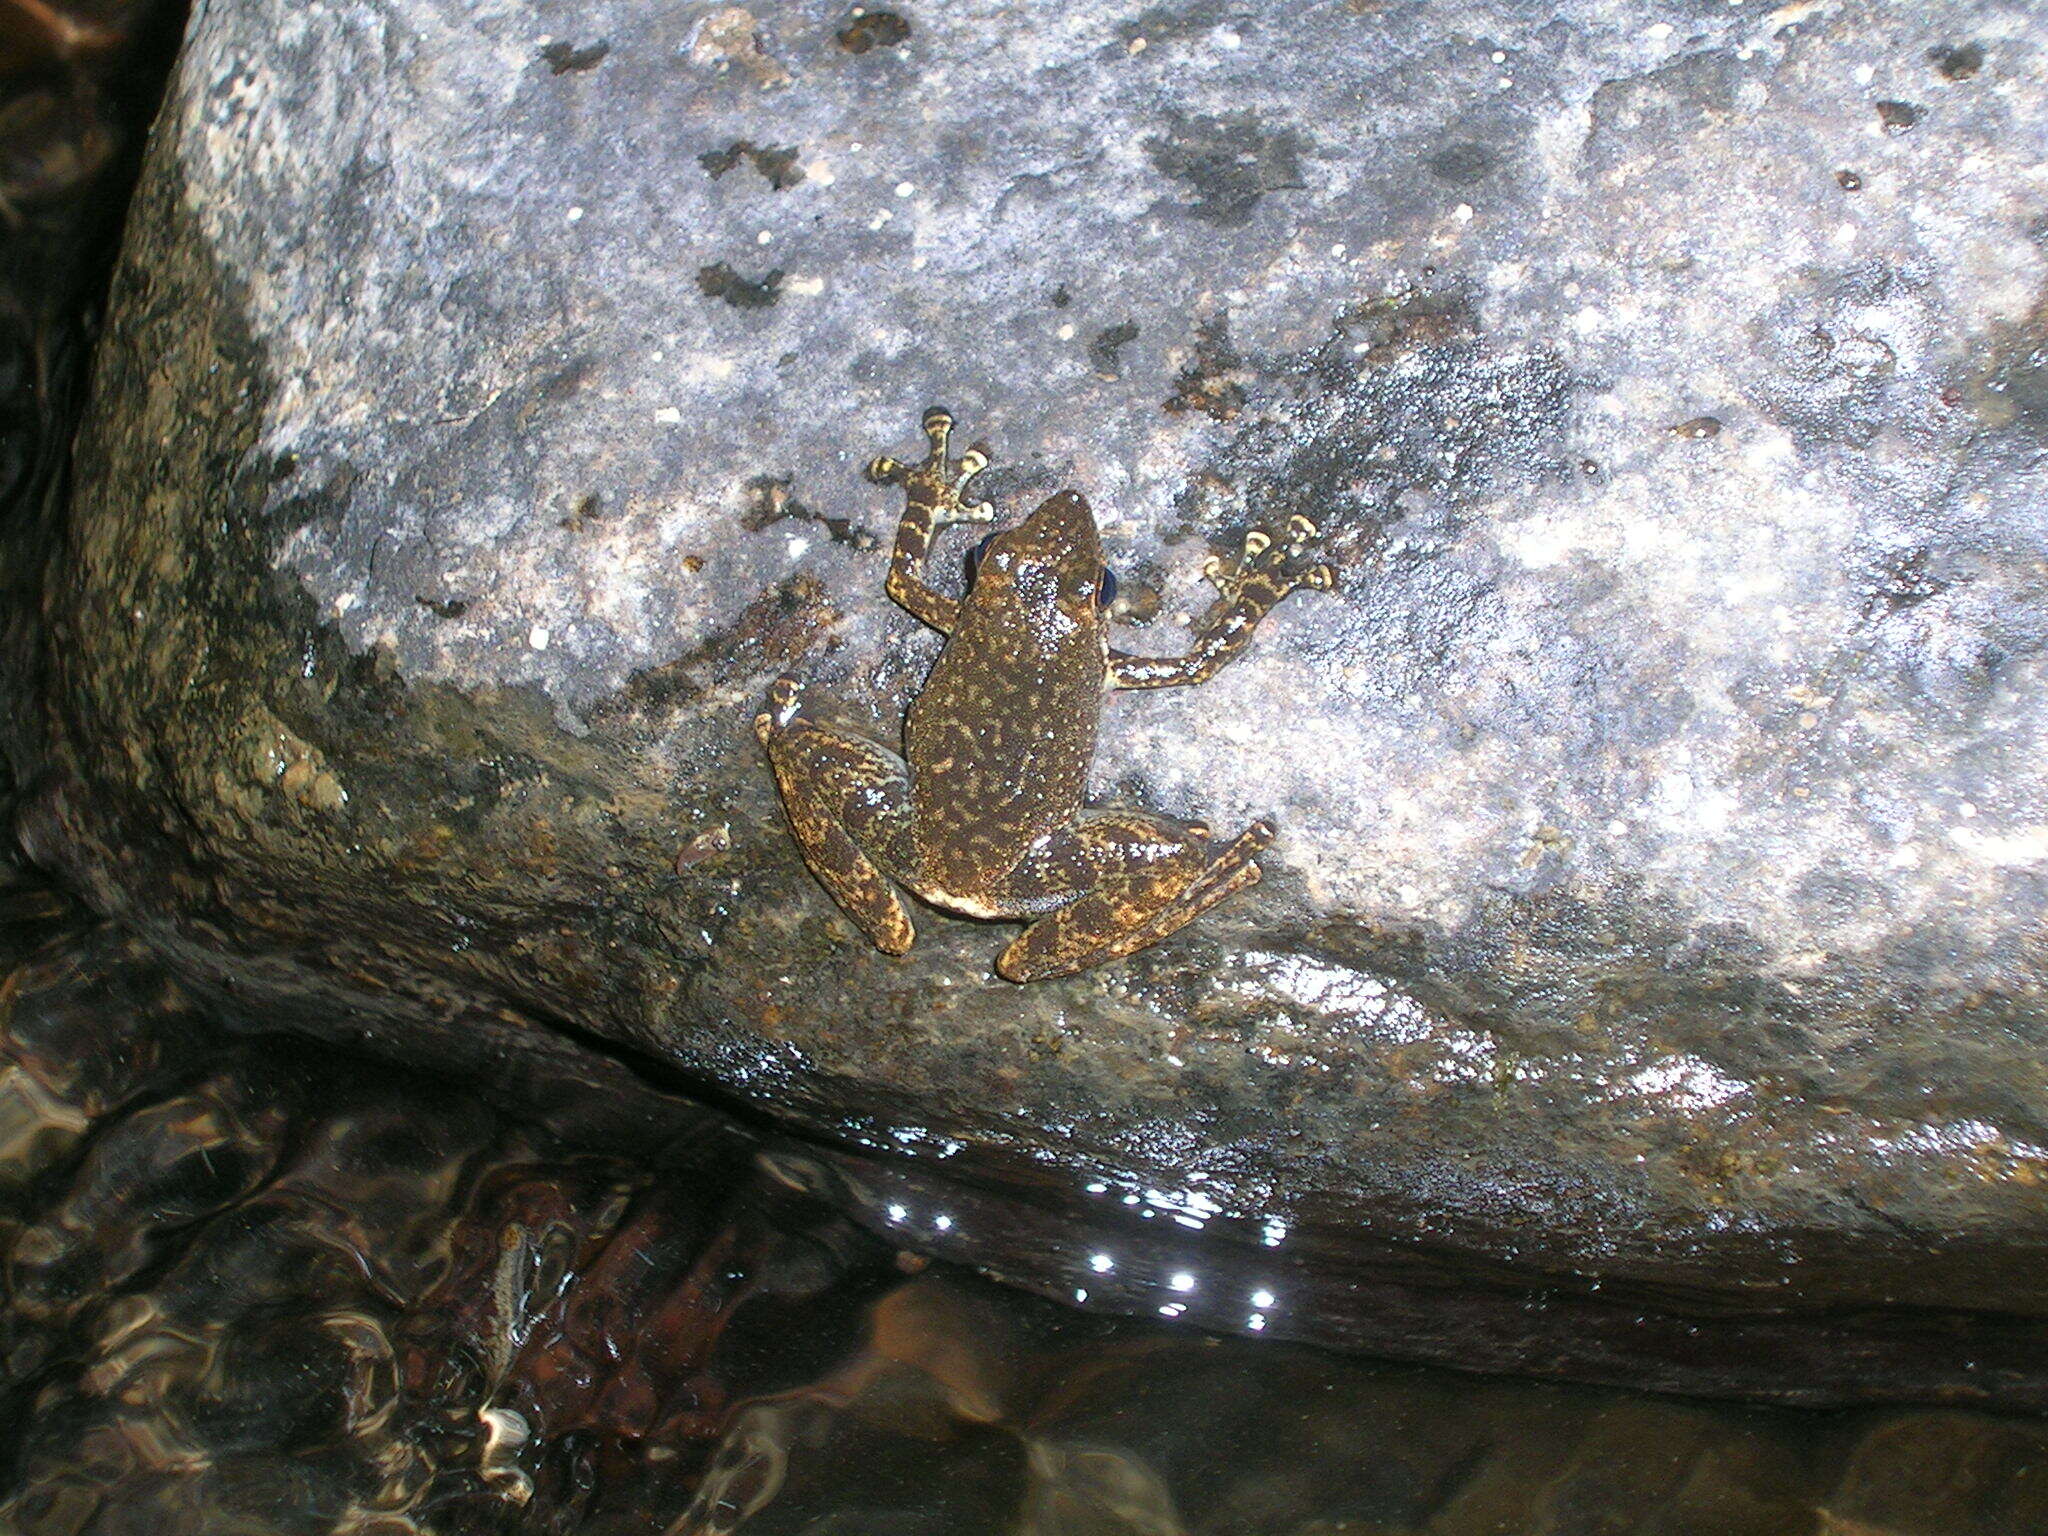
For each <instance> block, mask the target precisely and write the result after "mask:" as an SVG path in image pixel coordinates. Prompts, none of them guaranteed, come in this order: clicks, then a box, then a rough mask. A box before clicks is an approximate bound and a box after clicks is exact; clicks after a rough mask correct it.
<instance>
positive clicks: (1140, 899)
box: [996, 811, 1273, 981]
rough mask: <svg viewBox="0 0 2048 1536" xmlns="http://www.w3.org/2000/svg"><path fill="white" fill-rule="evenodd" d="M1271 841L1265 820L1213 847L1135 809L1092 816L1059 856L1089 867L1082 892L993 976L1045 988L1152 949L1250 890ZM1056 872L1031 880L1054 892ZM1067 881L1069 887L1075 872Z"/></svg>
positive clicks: (1039, 925) (1194, 830)
mask: <svg viewBox="0 0 2048 1536" xmlns="http://www.w3.org/2000/svg"><path fill="white" fill-rule="evenodd" d="M1272 841H1273V824H1272V823H1271V822H1268V821H1255V822H1253V823H1252V825H1251V826H1250V827H1249V828H1247V829H1246V830H1245V831H1244V832H1242V833H1240V834H1239V835H1238V836H1237V837H1235V838H1233V839H1231V841H1230V842H1228V843H1226V844H1224V845H1223V846H1222V847H1220V848H1219V847H1217V846H1216V845H1215V843H1213V842H1212V841H1210V838H1209V834H1208V829H1207V828H1206V827H1201V826H1188V825H1184V824H1182V823H1178V822H1174V821H1171V820H1169V819H1168V818H1166V817H1163V816H1152V815H1148V814H1146V813H1144V812H1142V811H1100V812H1096V813H1094V814H1092V815H1090V816H1089V817H1087V818H1086V819H1085V820H1084V821H1083V822H1082V824H1081V825H1080V826H1078V827H1076V828H1075V829H1074V831H1073V833H1072V834H1071V835H1070V838H1069V839H1068V842H1069V844H1070V845H1071V846H1070V848H1069V849H1068V850H1066V851H1067V856H1068V858H1070V859H1072V858H1076V857H1078V858H1079V860H1080V861H1082V862H1083V863H1084V864H1087V865H1092V868H1091V869H1089V870H1088V872H1087V873H1085V874H1078V878H1079V879H1081V880H1083V881H1085V882H1087V888H1085V889H1084V890H1083V892H1082V894H1081V895H1080V896H1079V897H1078V898H1077V899H1075V900H1073V901H1070V902H1068V903H1067V904H1066V905H1064V906H1061V907H1058V908H1056V909H1055V910H1053V911H1051V912H1048V913H1047V914H1046V915H1045V916H1043V917H1040V918H1039V919H1038V920H1037V921H1035V922H1034V923H1032V924H1031V925H1030V926H1029V927H1028V928H1026V929H1025V930H1024V931H1023V932H1022V933H1020V934H1019V935H1017V937H1016V938H1015V939H1014V940H1013V941H1012V942H1011V943H1010V945H1009V947H1008V948H1006V949H1005V950H1004V951H1003V952H1002V955H1001V956H1000V957H999V958H998V959H997V960H996V973H997V974H998V975H1000V976H1002V977H1003V978H1004V979H1006V980H1009V981H1043V980H1045V979H1046V978H1047V977H1049V976H1065V975H1068V974H1070V973H1072V972H1074V971H1085V970H1087V969H1089V968H1090V967H1091V966H1097V965H1101V964H1103V963H1104V962H1106V961H1110V960H1115V959H1119V958H1120V957H1122V956H1124V955H1129V954H1134V953H1136V952H1137V951H1138V950H1141V949H1145V948H1148V947H1149V946H1151V945H1153V944H1157V943H1158V942H1159V941H1160V940H1161V939H1163V938H1166V937H1167V936H1168V935H1170V934H1173V933H1176V932H1178V931H1179V930H1180V929H1182V928H1184V927H1186V926H1187V925H1188V924H1189V923H1191V922H1193V921H1194V920H1195V919H1196V918H1197V917H1200V916H1201V915H1202V914H1203V913H1204V912H1206V911H1208V910H1209V909H1210V908H1211V907H1213V906H1215V905H1216V904H1217V903H1218V902H1219V901H1222V900H1224V899H1225V898H1226V897H1228V896H1231V895H1234V894H1235V893H1236V892H1238V891H1241V890H1243V889H1244V888H1245V887H1246V886H1248V885H1253V884H1255V883H1257V881H1258V878H1259V866H1258V862H1257V858H1258V853H1259V851H1260V850H1261V849H1262V848H1264V847H1266V846H1267V845H1268V844H1269V843H1271V842H1272ZM1020 873H1021V872H1020ZM1061 873H1063V872H1061V871H1058V870H1053V869H1048V870H1045V871H1042V872H1037V873H1036V878H1037V879H1039V880H1042V881H1044V882H1045V883H1046V884H1047V885H1048V886H1052V885H1057V883H1058V882H1059V879H1060V877H1061ZM1064 873H1066V876H1067V878H1069V879H1072V878H1076V874H1077V872H1073V871H1067V872H1064ZM1027 878H1030V876H1028V875H1027ZM1026 894H1037V893H1036V892H1030V893H1026Z"/></svg>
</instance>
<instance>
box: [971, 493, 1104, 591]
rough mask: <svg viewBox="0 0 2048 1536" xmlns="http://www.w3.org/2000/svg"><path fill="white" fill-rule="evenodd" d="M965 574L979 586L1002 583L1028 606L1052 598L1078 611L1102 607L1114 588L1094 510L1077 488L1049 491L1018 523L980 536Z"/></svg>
mask: <svg viewBox="0 0 2048 1536" xmlns="http://www.w3.org/2000/svg"><path fill="white" fill-rule="evenodd" d="M968 579H969V580H970V582H972V583H973V585H974V586H975V587H977V588H981V587H982V586H983V584H984V583H1000V584H1001V585H1002V586H1003V587H1005V588H1007V589H1009V590H1010V591H1011V592H1013V593H1014V597H1013V599H1012V600H1013V601H1015V602H1018V603H1022V604H1024V605H1027V606H1030V607H1043V606H1046V605H1048V604H1054V605H1057V606H1058V607H1060V608H1063V609H1067V610H1069V611H1071V612H1074V613H1076V614H1077V615H1078V614H1079V613H1080V612H1083V611H1085V610H1087V609H1089V608H1094V607H1106V606H1107V605H1108V603H1109V601H1110V599H1111V597H1113V596H1114V595H1115V593H1116V578H1115V577H1113V576H1112V575H1110V573H1109V571H1108V570H1107V569H1106V568H1105V567H1104V566H1103V563H1102V536H1101V535H1100V534H1099V533H1097V532H1096V529H1095V514H1094V513H1093V512H1092V511H1090V510H1089V508H1088V501H1087V498H1086V497H1084V496H1082V495H1081V494H1080V493H1079V492H1078V491H1061V492H1060V493H1059V494H1058V495H1057V496H1052V497H1048V498H1047V499H1046V500H1045V501H1043V502H1041V503H1039V506H1038V510H1037V511H1035V512H1033V513H1032V514H1031V515H1030V516H1029V517H1027V518H1025V519H1024V521H1023V522H1021V523H1019V524H1018V525H1017V526H1016V527H1014V528H1005V529H1004V530H1003V531H1002V532H1000V533H992V534H990V535H989V536H988V537H987V538H985V539H983V540H982V541H981V544H980V546H979V547H978V548H976V550H975V551H974V553H973V554H972V555H971V556H969V558H968ZM992 591H993V589H991V595H992Z"/></svg>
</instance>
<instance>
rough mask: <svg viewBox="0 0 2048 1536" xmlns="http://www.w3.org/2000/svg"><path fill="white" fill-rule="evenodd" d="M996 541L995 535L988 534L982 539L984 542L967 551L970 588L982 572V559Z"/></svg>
mask: <svg viewBox="0 0 2048 1536" xmlns="http://www.w3.org/2000/svg"><path fill="white" fill-rule="evenodd" d="M995 541H996V536H995V535H994V534H992V533H991V534H986V535H984V536H983V537H982V541H981V542H980V543H979V544H977V545H975V546H974V548H972V549H970V550H969V551H967V585H969V586H970V587H971V586H973V585H974V578H975V576H976V575H978V574H979V573H980V571H981V557H982V556H983V555H985V554H987V553H988V547H989V545H991V544H993V543H995Z"/></svg>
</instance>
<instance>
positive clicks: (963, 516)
mask: <svg viewBox="0 0 2048 1536" xmlns="http://www.w3.org/2000/svg"><path fill="white" fill-rule="evenodd" d="M924 435H925V436H926V437H928V438H930V439H931V445H932V446H931V452H930V453H929V454H928V455H927V456H926V457H925V461H924V462H923V463H922V464H915V465H912V464H899V463H897V462H896V460H894V459H892V458H890V457H888V456H887V455H886V454H885V455H883V456H882V457H881V458H879V459H876V460H875V461H874V462H873V463H872V464H870V465H868V478H869V479H870V480H872V481H874V482H875V483H876V484H877V485H900V486H902V487H903V498H904V506H903V521H902V522H900V523H898V524H897V525H896V552H895V554H894V555H893V556H892V557H891V558H890V561H889V581H888V586H887V590H888V593H889V596H890V597H891V598H893V599H894V600H895V601H896V602H898V603H900V604H901V605H902V606H903V607H904V608H906V609H908V610H909V611H910V613H911V614H912V615H914V616H915V617H916V618H918V619H920V620H922V621H923V622H924V623H926V624H929V625H931V627H932V628H933V629H936V630H937V631H938V632H939V633H940V634H942V635H950V634H951V633H952V632H953V623H954V621H955V620H956V619H957V618H958V617H959V614H960V603H959V600H958V599H956V598H951V597H948V596H946V594H945V593H943V592H937V591H934V590H933V589H932V587H931V584H930V583H929V582H927V581H926V580H925V557H926V556H927V555H929V554H930V553H931V547H932V539H933V537H934V536H935V535H936V534H937V533H938V531H939V530H940V529H942V528H945V527H948V526H949V525H951V524H953V523H986V522H988V521H990V520H991V519H993V518H994V517H995V515H996V513H995V508H994V507H992V506H990V505H989V504H988V503H987V502H985V501H981V502H976V503H974V504H973V505H971V506H970V505H968V504H967V503H966V502H965V501H964V500H962V496H963V493H964V492H965V491H966V489H967V482H968V481H970V480H972V479H973V478H974V477H975V476H976V475H978V474H980V473H981V472H982V471H983V470H984V469H986V468H988V454H987V453H986V452H984V451H983V450H982V449H981V447H980V446H979V445H976V446H975V447H972V448H969V449H968V450H967V451H966V452H965V453H963V454H961V455H960V457H959V458H957V459H952V458H948V457H947V450H948V448H949V446H950V445H951V442H952V437H953V416H952V413H951V412H950V411H947V410H946V409H945V408H944V407H942V406H936V405H935V406H933V407H932V408H931V409H930V410H928V411H926V412H925V413H924Z"/></svg>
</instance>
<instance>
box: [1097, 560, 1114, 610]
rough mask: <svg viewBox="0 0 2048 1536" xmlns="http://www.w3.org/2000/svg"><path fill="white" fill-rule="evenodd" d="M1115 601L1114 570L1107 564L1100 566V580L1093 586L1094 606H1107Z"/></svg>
mask: <svg viewBox="0 0 2048 1536" xmlns="http://www.w3.org/2000/svg"><path fill="white" fill-rule="evenodd" d="M1115 601H1116V572H1115V571H1112V570H1111V569H1110V568H1109V567H1108V566H1106V565H1105V566H1104V567H1103V568H1102V580H1101V581H1099V582H1097V583H1096V586H1095V606H1096V607H1098V608H1107V607H1108V606H1109V605H1110V604H1111V603H1113V602H1115Z"/></svg>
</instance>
